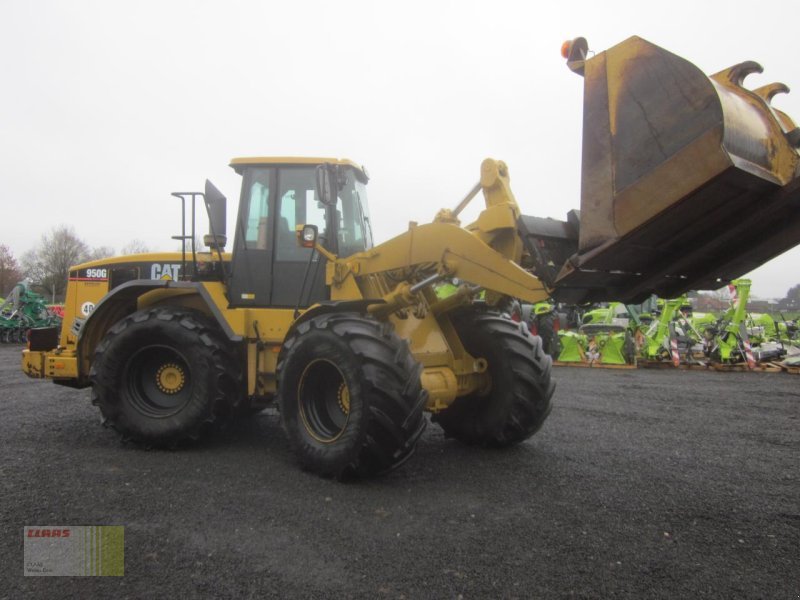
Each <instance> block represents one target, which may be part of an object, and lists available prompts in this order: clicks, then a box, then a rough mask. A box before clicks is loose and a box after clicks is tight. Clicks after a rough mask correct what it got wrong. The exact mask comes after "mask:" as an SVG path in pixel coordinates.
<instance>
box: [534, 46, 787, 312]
mask: <svg viewBox="0 0 800 600" xmlns="http://www.w3.org/2000/svg"><path fill="white" fill-rule="evenodd" d="M573 47H574V50H573V52H572V54H571V55H570V56H569V58H568V63H567V64H568V66H569V67H570V68H571V69H572V70H573V71H575V72H577V73H579V74H581V75H583V77H584V79H585V83H584V116H583V164H582V189H581V210H580V214H579V215H576V214H572V215H570V218H569V220H568V221H567V222H566V223H561V222H559V221H551V220H545V219H536V218H534V217H522V218H521V219H520V230H521V233H522V235H523V238H524V239H525V242H526V247H527V249H528V252H529V254H531V255H532V257H533V262H534V269H535V270H536V274H537V275H538V276H539V277H540V278H541V279H542V280H543V281H544V283H545V284H546V285H547V286H548V287H549V288H551V289H553V296H554V297H555V298H556V299H559V300H562V301H566V302H572V303H578V302H589V301H592V302H594V301H600V300H612V299H613V300H618V301H622V302H630V303H636V302H640V301H642V300H643V299H645V298H646V297H648V296H649V295H650V294H651V293H655V294H658V295H659V296H661V297H666V298H671V297H675V296H678V295H681V294H683V293H684V292H686V291H688V290H692V289H717V288H719V287H721V285H723V284H724V283H726V282H728V281H730V280H732V279H734V278H736V277H739V276H741V275H742V274H744V273H747V272H749V271H751V270H752V269H754V268H756V267H758V266H759V265H761V264H763V263H764V262H766V261H768V260H769V259H771V258H773V257H775V256H777V255H778V254H781V253H782V252H784V251H786V250H788V249H789V248H791V247H793V246H795V245H796V244H798V243H800V166H799V165H800V155H799V154H798V150H797V148H798V145H800V130H799V129H798V128H797V126H796V125H795V124H794V122H793V121H792V120H791V119H790V118H789V117H788V116H787V115H786V114H784V113H782V112H781V111H779V110H777V109H776V108H774V107H773V106H771V100H772V97H773V96H774V95H775V94H776V93H780V92H788V88H787V87H786V86H785V85H783V84H771V85H768V86H764V87H762V88H759V89H757V90H749V89H746V88H744V87H743V86H742V82H743V80H744V78H745V77H746V76H747V75H749V74H750V73H753V72H760V71H761V67H760V66H759V65H758V64H757V63H754V62H745V63H741V64H738V65H735V66H733V67H731V68H729V69H726V70H724V71H721V72H719V73H717V74H715V75H712V76H710V77H707V76H706V75H705V74H703V73H702V72H701V71H700V70H699V69H698V68H697V67H695V66H694V65H693V64H691V63H690V62H688V61H686V60H684V59H683V58H680V57H679V56H676V55H674V54H672V53H670V52H667V51H666V50H664V49H662V48H659V47H658V46H656V45H654V44H651V43H649V42H647V41H645V40H643V39H641V38H638V37H632V38H629V39H627V40H625V41H624V42H622V43H621V44H619V45H617V46H614V47H613V48H611V49H610V50H607V51H605V52H601V53H599V54H597V55H596V56H593V57H591V58H588V59H586V58H585V56H586V53H585V49H586V42H585V40H583V39H582V38H578V39H577V40H575V41H574V42H573ZM577 221H579V226H576V224H577V223H576V222H577ZM556 224H559V225H556Z"/></svg>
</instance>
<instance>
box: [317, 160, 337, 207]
mask: <svg viewBox="0 0 800 600" xmlns="http://www.w3.org/2000/svg"><path fill="white" fill-rule="evenodd" d="M335 177H336V167H334V166H333V165H327V164H326V165H319V166H318V167H317V196H319V200H320V202H322V203H323V204H325V205H326V206H331V205H333V204H336V182H335Z"/></svg>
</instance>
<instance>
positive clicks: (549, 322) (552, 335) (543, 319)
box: [536, 313, 561, 356]
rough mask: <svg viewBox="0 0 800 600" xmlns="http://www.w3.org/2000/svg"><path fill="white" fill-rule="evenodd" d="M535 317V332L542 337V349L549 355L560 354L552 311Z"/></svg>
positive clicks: (559, 343)
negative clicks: (536, 324) (536, 322)
mask: <svg viewBox="0 0 800 600" xmlns="http://www.w3.org/2000/svg"><path fill="white" fill-rule="evenodd" d="M536 319H537V321H538V326H537V332H538V335H539V337H540V338H542V350H544V352H545V354H549V355H550V356H558V355H559V354H561V340H559V339H558V332H557V331H556V327H555V322H556V317H555V315H554V314H553V313H550V314H546V315H539V316H538V317H536Z"/></svg>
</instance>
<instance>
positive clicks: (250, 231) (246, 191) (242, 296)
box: [228, 167, 277, 306]
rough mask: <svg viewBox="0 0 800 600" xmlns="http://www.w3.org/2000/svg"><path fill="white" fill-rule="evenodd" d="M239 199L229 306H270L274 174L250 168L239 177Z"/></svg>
mask: <svg viewBox="0 0 800 600" xmlns="http://www.w3.org/2000/svg"><path fill="white" fill-rule="evenodd" d="M242 175H243V180H242V196H241V199H240V201H239V216H238V218H237V219H236V233H235V242H234V247H233V260H232V264H231V277H230V280H229V284H230V287H229V290H228V300H229V302H230V304H231V306H269V305H270V294H271V293H272V255H273V234H272V232H273V230H274V227H275V225H274V217H273V212H274V211H272V210H270V207H271V206H274V204H275V195H276V194H275V186H276V183H277V171H276V169H274V168H270V167H251V168H248V169H245V170H244V172H243V173H242Z"/></svg>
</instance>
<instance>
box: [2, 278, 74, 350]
mask: <svg viewBox="0 0 800 600" xmlns="http://www.w3.org/2000/svg"><path fill="white" fill-rule="evenodd" d="M60 325H61V319H59V318H58V317H57V316H55V315H54V314H53V313H52V312H51V311H50V310H48V308H47V304H46V303H45V301H44V298H43V297H42V296H41V295H39V294H37V293H36V292H34V291H33V290H31V289H30V288H29V287H28V285H27V284H26V283H25V282H20V283H18V284H17V285H16V286H14V289H13V290H12V291H11V293H10V294H9V295H8V298H6V299H5V300H4V301H3V302H2V304H0V342H2V343H3V344H13V343H24V342H25V341H26V338H27V334H28V330H30V329H32V328H34V327H58V326H60Z"/></svg>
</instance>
